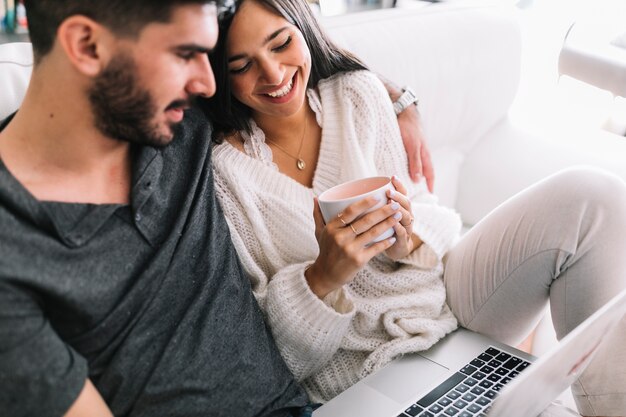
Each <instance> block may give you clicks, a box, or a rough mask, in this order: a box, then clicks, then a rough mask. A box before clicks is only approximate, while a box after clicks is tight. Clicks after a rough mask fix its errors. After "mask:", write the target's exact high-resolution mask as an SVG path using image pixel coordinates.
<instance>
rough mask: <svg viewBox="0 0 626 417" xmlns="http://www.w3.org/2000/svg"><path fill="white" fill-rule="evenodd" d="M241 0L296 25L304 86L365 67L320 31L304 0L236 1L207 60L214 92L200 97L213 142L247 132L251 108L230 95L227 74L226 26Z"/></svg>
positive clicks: (231, 19)
mask: <svg viewBox="0 0 626 417" xmlns="http://www.w3.org/2000/svg"><path fill="white" fill-rule="evenodd" d="M244 1H256V2H257V3H259V4H261V5H263V6H265V7H267V8H268V9H269V10H271V11H272V12H274V13H276V14H278V15H280V16H282V17H284V18H285V19H286V20H287V21H288V22H289V23H291V24H292V25H294V26H296V27H297V28H298V29H299V30H300V32H302V35H303V37H304V40H305V42H306V44H307V46H308V48H309V50H310V52H311V75H310V76H309V82H308V86H307V87H308V88H313V87H315V86H317V83H318V82H319V81H320V80H322V79H324V78H328V77H330V76H331V75H334V74H337V73H339V72H345V71H354V70H362V69H367V68H366V67H365V65H364V64H363V63H361V61H359V59H358V58H356V57H355V56H354V55H352V54H350V53H349V52H347V51H345V50H343V49H341V48H339V47H338V46H336V45H335V44H334V43H333V42H332V41H331V40H330V38H329V37H328V35H326V34H325V33H324V31H323V30H322V28H321V27H320V26H319V23H318V22H317V20H316V19H315V16H313V13H312V11H311V8H310V7H309V5H308V4H307V3H306V1H305V0H237V1H236V2H235V3H236V4H235V6H236V7H233V8H232V9H231V11H230V12H226V13H223V14H222V15H221V16H220V25H219V39H218V42H217V45H216V47H215V49H214V51H213V53H212V54H211V57H210V61H211V66H212V68H213V73H214V74H215V81H216V84H217V92H216V94H215V96H213V97H212V98H209V99H200V101H199V103H200V107H201V108H202V110H203V111H204V112H205V113H206V115H207V116H208V117H209V119H210V120H211V122H212V123H213V129H214V130H213V136H212V138H213V141H214V142H216V143H220V142H221V141H222V140H223V137H224V135H229V134H232V133H234V132H235V131H239V130H245V131H247V132H250V130H251V127H250V117H251V113H252V112H251V110H250V108H249V107H248V106H246V105H244V104H243V103H241V102H239V100H237V99H236V98H235V97H233V95H232V93H231V89H230V81H229V76H228V61H227V57H226V37H227V34H228V29H229V28H230V25H231V23H232V21H233V17H234V16H235V14H236V13H237V12H236V10H237V8H238V7H239V6H240V5H241V3H243V2H244Z"/></svg>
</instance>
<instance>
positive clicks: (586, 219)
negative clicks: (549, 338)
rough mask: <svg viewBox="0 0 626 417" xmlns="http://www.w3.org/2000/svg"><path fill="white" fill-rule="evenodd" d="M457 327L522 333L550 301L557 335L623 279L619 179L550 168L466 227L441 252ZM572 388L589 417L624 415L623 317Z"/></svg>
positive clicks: (513, 336) (625, 262)
mask: <svg viewBox="0 0 626 417" xmlns="http://www.w3.org/2000/svg"><path fill="white" fill-rule="evenodd" d="M444 279H445V284H446V289H447V292H448V302H449V304H450V307H451V308H452V310H453V311H454V313H455V315H456V316H457V318H458V319H459V322H460V323H461V325H463V326H464V327H467V328H469V329H472V330H475V331H477V332H480V333H484V334H487V335H489V336H492V337H493V338H495V339H497V340H500V341H503V342H505V343H508V344H512V345H515V344H517V343H519V342H521V341H522V339H523V338H524V336H525V335H527V334H528V333H529V332H530V331H531V329H533V328H534V326H535V325H536V324H537V322H538V320H539V318H540V315H541V313H542V310H543V308H544V306H545V305H546V303H547V302H548V300H549V301H550V306H551V309H552V317H553V322H554V326H555V329H556V334H557V337H558V338H559V339H560V338H562V337H563V336H565V335H566V334H567V333H568V332H569V331H570V330H572V329H573V328H575V327H576V326H577V325H578V324H579V323H581V322H582V321H583V320H584V319H585V318H586V317H588V316H589V315H591V314H592V313H593V312H595V311H596V310H597V309H598V308H600V307H601V306H602V305H603V304H605V303H606V302H607V301H608V300H610V299H611V298H612V297H613V296H615V295H616V294H617V293H618V292H619V291H621V290H622V289H624V288H626V185H625V184H624V182H623V181H622V180H621V179H619V178H618V177H616V176H613V175H611V174H607V173H604V172H602V171H598V170H594V169H583V168H581V169H571V170H567V171H563V172H561V173H558V174H555V175H553V176H551V177H549V178H547V179H545V180H543V181H541V182H539V183H538V184H536V185H534V186H532V187H530V188H529V189H527V190H525V191H523V192H521V193H520V194H518V195H516V196H515V197H513V198H511V199H510V200H509V201H507V202H506V203H504V204H502V205H501V206H500V207H498V208H497V209H495V210H494V211H493V212H492V213H490V214H489V215H488V216H487V217H486V218H485V219H483V220H482V221H481V222H480V223H479V224H477V225H476V226H475V227H474V228H472V229H471V230H470V231H469V232H468V233H467V234H466V235H465V236H464V237H463V238H462V239H461V241H460V242H459V244H458V245H457V246H456V247H455V248H453V249H452V250H451V251H450V253H449V254H448V255H447V256H446V259H445V275H444ZM609 342H611V343H607V344H605V345H604V347H603V348H602V349H601V351H599V352H598V354H597V356H596V358H595V359H594V361H593V362H592V363H591V365H590V366H589V368H588V369H587V370H586V371H585V373H584V374H583V376H582V377H581V378H580V379H579V380H578V381H577V383H575V384H574V386H573V387H572V390H573V393H574V397H575V399H576V402H577V404H578V407H579V410H580V412H581V413H582V414H583V415H586V416H594V415H600V416H626V349H625V348H624V346H626V319H625V320H623V321H622V324H621V325H620V328H619V329H618V331H617V334H616V335H615V336H614V337H613V339H612V340H610V341H609Z"/></svg>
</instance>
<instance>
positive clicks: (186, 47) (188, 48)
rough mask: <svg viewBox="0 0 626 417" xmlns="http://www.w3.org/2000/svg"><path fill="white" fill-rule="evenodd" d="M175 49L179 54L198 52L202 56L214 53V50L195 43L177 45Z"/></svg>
mask: <svg viewBox="0 0 626 417" xmlns="http://www.w3.org/2000/svg"><path fill="white" fill-rule="evenodd" d="M174 49H175V50H176V51H179V52H197V53H201V54H210V53H212V52H213V48H206V47H204V46H200V45H197V44H195V43H188V44H183V45H177V46H175V47H174Z"/></svg>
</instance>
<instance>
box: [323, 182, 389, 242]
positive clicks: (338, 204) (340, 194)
mask: <svg viewBox="0 0 626 417" xmlns="http://www.w3.org/2000/svg"><path fill="white" fill-rule="evenodd" d="M387 190H395V188H394V187H393V185H392V184H391V178H389V177H370V178H363V179H360V180H354V181H349V182H344V183H343V184H339V185H336V186H334V187H332V188H329V189H328V190H326V191H324V192H323V193H322V194H320V195H319V197H318V198H317V200H318V201H319V204H320V210H321V211H322V217H324V221H325V222H326V223H328V222H330V221H331V220H332V219H333V218H334V217H336V216H337V215H338V214H339V213H341V212H342V211H343V210H345V209H346V207H348V206H349V205H350V204H352V203H356V202H357V201H361V200H363V199H365V198H367V197H370V196H375V197H379V198H380V202H379V203H378V204H376V205H375V206H374V207H372V208H371V209H369V210H368V211H367V212H366V213H369V212H371V211H374V210H377V209H379V208H381V207H383V206H384V205H385V204H387ZM393 234H394V231H393V227H391V228H389V229H388V230H385V231H384V232H383V233H382V234H381V235H380V236H378V237H377V238H376V239H374V240H373V241H372V242H370V243H374V242H380V241H381V240H384V239H387V238H390V237H391V236H393Z"/></svg>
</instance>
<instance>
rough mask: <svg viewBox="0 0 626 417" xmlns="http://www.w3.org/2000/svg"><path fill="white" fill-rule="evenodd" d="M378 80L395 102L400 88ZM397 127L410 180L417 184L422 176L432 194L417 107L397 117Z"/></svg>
mask: <svg viewBox="0 0 626 417" xmlns="http://www.w3.org/2000/svg"><path fill="white" fill-rule="evenodd" d="M378 78H380V80H381V81H382V82H383V84H384V85H385V88H386V89H387V92H388V93H389V97H390V98H391V101H392V102H393V101H396V100H397V99H398V98H399V97H400V95H401V94H402V91H401V90H400V88H398V87H397V86H396V85H394V84H393V83H391V82H390V81H389V80H386V79H384V78H383V77H381V76H380V75H378ZM398 126H399V127H400V134H401V135H402V142H403V143H404V149H405V150H406V154H407V157H408V158H409V175H410V176H411V179H412V180H413V181H414V182H418V181H419V180H420V179H421V177H422V176H423V177H424V178H425V179H426V185H427V186H428V190H429V191H430V192H431V193H432V192H433V188H434V186H435V171H434V169H433V164H432V161H431V159H430V152H429V150H428V147H427V145H426V141H425V138H424V131H423V130H422V122H421V118H420V114H419V111H418V109H417V106H409V107H407V108H406V109H405V110H404V111H403V112H402V113H400V114H399V115H398Z"/></svg>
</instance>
